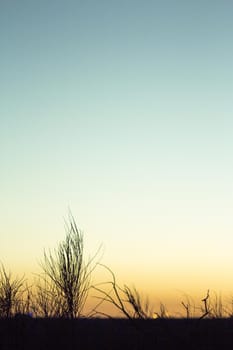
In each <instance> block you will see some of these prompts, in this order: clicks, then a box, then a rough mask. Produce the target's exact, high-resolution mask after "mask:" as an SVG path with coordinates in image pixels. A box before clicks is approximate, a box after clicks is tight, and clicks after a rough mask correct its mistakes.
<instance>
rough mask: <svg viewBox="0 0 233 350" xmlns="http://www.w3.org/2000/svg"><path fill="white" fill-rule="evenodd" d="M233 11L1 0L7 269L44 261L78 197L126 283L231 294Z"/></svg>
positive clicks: (91, 244)
mask: <svg viewBox="0 0 233 350" xmlns="http://www.w3.org/2000/svg"><path fill="white" fill-rule="evenodd" d="M232 15H233V3H232V2H231V1H228V0H222V1H215V0H196V1H191V0H190V1H187V0H183V1H181V0H176V1H172V0H161V1H156V0H154V1H152V0H143V1H142V0H141V1H139V0H115V1H113V0H99V1H96V0H85V1H84V0H73V1H72V0H66V1H64V0H63V1H61V0H50V1H48V0H40V1H36V0H33V1H32V0H20V1H18V0H11V1H7V0H2V1H1V2H0V43H1V55H0V76H1V80H0V90H1V91H0V101H1V103H0V157H1V158H0V159H1V172H0V180H1V182H0V184H1V195H0V207H1V210H0V217H1V220H0V237H1V243H0V260H1V261H3V262H4V264H5V265H6V266H7V267H10V268H11V269H12V271H19V272H23V271H26V273H31V272H33V271H35V269H37V266H38V260H39V259H40V258H41V257H42V255H43V249H44V248H48V247H52V248H53V247H55V246H56V244H57V242H58V241H59V240H60V239H62V238H63V237H64V219H63V218H64V217H66V216H67V212H68V207H70V208H71V210H72V213H73V215H74V217H75V218H76V220H77V223H78V224H79V226H80V227H81V228H82V229H83V230H84V233H85V237H86V249H87V253H88V254H90V255H92V254H93V252H94V251H95V250H96V249H97V247H98V246H99V245H100V244H101V243H103V245H104V255H103V258H102V262H103V263H106V264H107V265H108V266H109V267H111V268H112V269H113V270H114V272H115V273H116V275H117V277H118V278H119V279H120V281H123V282H127V283H128V284H131V283H134V284H135V285H136V286H137V287H138V289H139V290H144V291H145V292H146V293H147V294H149V295H155V294H156V295H159V297H161V299H163V298H165V296H166V295H169V296H171V295H175V296H176V297H177V291H178V293H179V291H184V292H185V293H189V294H191V295H195V293H202V294H203V293H204V294H205V292H206V290H207V289H208V288H210V289H214V290H216V291H225V290H226V291H228V292H229V291H231V292H232V293H233V216H232V204H233V201H232V199H233V197H232V194H233V191H232V190H233V187H232V184H233V177H232V175H233V166H232V150H233V137H232V127H233V118H232V116H233V114H232V112H233V102H232V101H233V42H232V38H233V22H232ZM181 293H182V292H181Z"/></svg>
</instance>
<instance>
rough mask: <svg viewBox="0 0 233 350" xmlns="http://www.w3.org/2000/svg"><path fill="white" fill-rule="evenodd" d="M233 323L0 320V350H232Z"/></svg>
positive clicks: (228, 320) (172, 320) (214, 320)
mask: <svg viewBox="0 0 233 350" xmlns="http://www.w3.org/2000/svg"><path fill="white" fill-rule="evenodd" d="M232 347H233V319H230V318H228V319H203V320H198V319H156V320H133V322H132V321H130V320H126V319H76V320H69V319H39V318H37V319H36V318H26V317H25V318H20V317H19V318H11V319H0V349H2V350H10V349H20V350H29V349H30V350H32V349H33V350H39V349H40V350H46V349H77V350H79V349H81V350H90V349H92V350H93V349H101V350H105V349H106V350H115V349H121V350H122V349H126V350H128V349H130V350H131V349H135V350H139V349H159V350H160V349H161V350H166V349H186V350H188V349H198V350H215V349H232Z"/></svg>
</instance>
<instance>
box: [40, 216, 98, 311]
mask: <svg viewBox="0 0 233 350" xmlns="http://www.w3.org/2000/svg"><path fill="white" fill-rule="evenodd" d="M93 260H94V258H93V259H90V260H89V261H87V262H85V260H84V241H83V233H82V232H81V231H80V230H79V229H78V227H77V225H76V222H75V220H74V218H73V216H72V215H71V214H70V215H69V221H68V223H66V237H65V239H64V240H63V241H62V242H60V244H59V245H58V248H57V249H55V250H54V253H53V254H52V253H51V251H49V252H48V253H46V252H44V260H43V262H42V263H41V266H42V269H43V272H44V276H43V277H42V278H43V279H44V282H45V286H44V288H43V287H41V285H40V287H39V289H38V290H39V292H40V298H41V302H42V304H43V303H44V306H45V301H46V299H47V301H49V300H50V303H51V300H53V302H54V301H55V302H56V303H57V306H58V308H57V310H56V313H57V315H58V316H63V317H68V318H75V317H80V316H81V315H82V311H83V307H84V305H85V302H86V299H87V296H88V293H89V289H90V283H91V273H92V271H93V269H94V267H95V266H94V264H93ZM43 298H44V300H43ZM42 304H41V306H42ZM44 311H45V310H44Z"/></svg>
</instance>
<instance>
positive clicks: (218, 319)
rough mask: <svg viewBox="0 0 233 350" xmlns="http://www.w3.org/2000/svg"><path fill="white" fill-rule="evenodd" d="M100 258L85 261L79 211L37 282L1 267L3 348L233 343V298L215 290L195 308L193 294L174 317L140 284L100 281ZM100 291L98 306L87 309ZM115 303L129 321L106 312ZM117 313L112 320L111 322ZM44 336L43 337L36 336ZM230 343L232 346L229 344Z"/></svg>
mask: <svg viewBox="0 0 233 350" xmlns="http://www.w3.org/2000/svg"><path fill="white" fill-rule="evenodd" d="M95 260H96V255H95V256H94V257H93V258H91V259H89V260H86V259H85V254H84V237H83V233H82V232H81V231H80V230H79V228H78V227H77V225H76V223H75V220H74V218H73V216H72V215H70V216H69V220H68V222H67V223H66V236H65V239H64V240H63V241H61V242H60V243H59V245H58V247H57V249H55V250H53V251H51V250H49V251H48V252H47V251H44V257H43V260H42V262H41V267H42V273H41V274H40V275H38V276H37V279H36V280H35V283H34V285H32V286H28V284H27V280H26V279H25V278H24V276H23V277H13V276H12V274H11V272H7V270H6V269H5V267H4V265H3V264H1V266H0V348H1V349H24V350H27V349H32V348H33V349H47V348H50V349H51V348H56V349H60V348H62V349H63V348H66V349H85V350H88V349H100V348H101V349H135V350H137V349H138V350H139V349H149V348H152V349H174V348H179V349H198V350H201V349H203V350H204V349H205V350H206V349H218V348H219V347H221V349H228V348H229V347H230V346H231V347H232V346H233V318H232V315H233V311H232V303H230V305H228V306H227V305H223V302H222V298H221V295H217V294H216V293H210V291H209V290H208V291H207V292H206V295H204V297H203V298H202V299H201V300H200V304H199V305H197V306H196V305H195V303H194V301H193V299H192V298H191V297H189V296H185V297H184V299H183V300H181V305H182V307H183V310H184V314H182V315H180V317H179V318H174V317H173V318H172V317H171V315H169V314H168V311H167V309H166V306H165V305H164V304H162V303H160V305H159V308H158V310H153V309H152V307H151V304H150V303H149V300H148V298H145V299H144V298H143V297H142V295H141V294H140V292H139V291H138V290H137V289H136V288H135V287H129V286H128V285H123V286H120V285H119V284H118V282H117V279H116V276H115V274H114V272H113V271H112V270H111V269H110V268H109V267H108V266H106V265H103V264H99V263H98V266H101V268H104V269H105V270H106V271H107V272H108V273H109V275H110V279H109V280H108V281H104V282H102V283H98V284H94V285H93V284H92V273H93V272H94V269H95V267H96V265H97V263H96V262H95ZM91 289H92V291H93V292H94V297H95V298H96V300H97V303H96V305H95V307H94V308H93V310H92V311H91V312H90V313H88V315H87V314H85V312H84V306H85V304H86V302H87V298H88V296H89V292H90V290H91ZM104 304H110V305H111V306H113V307H114V308H115V310H116V311H117V312H118V314H120V316H121V318H119V319H117V318H114V317H111V314H109V313H107V312H106V311H104V310H105V309H103V308H102V307H103V305H104ZM110 318H111V319H110ZM35 339H36V341H35ZM228 346H229V347H228Z"/></svg>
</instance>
